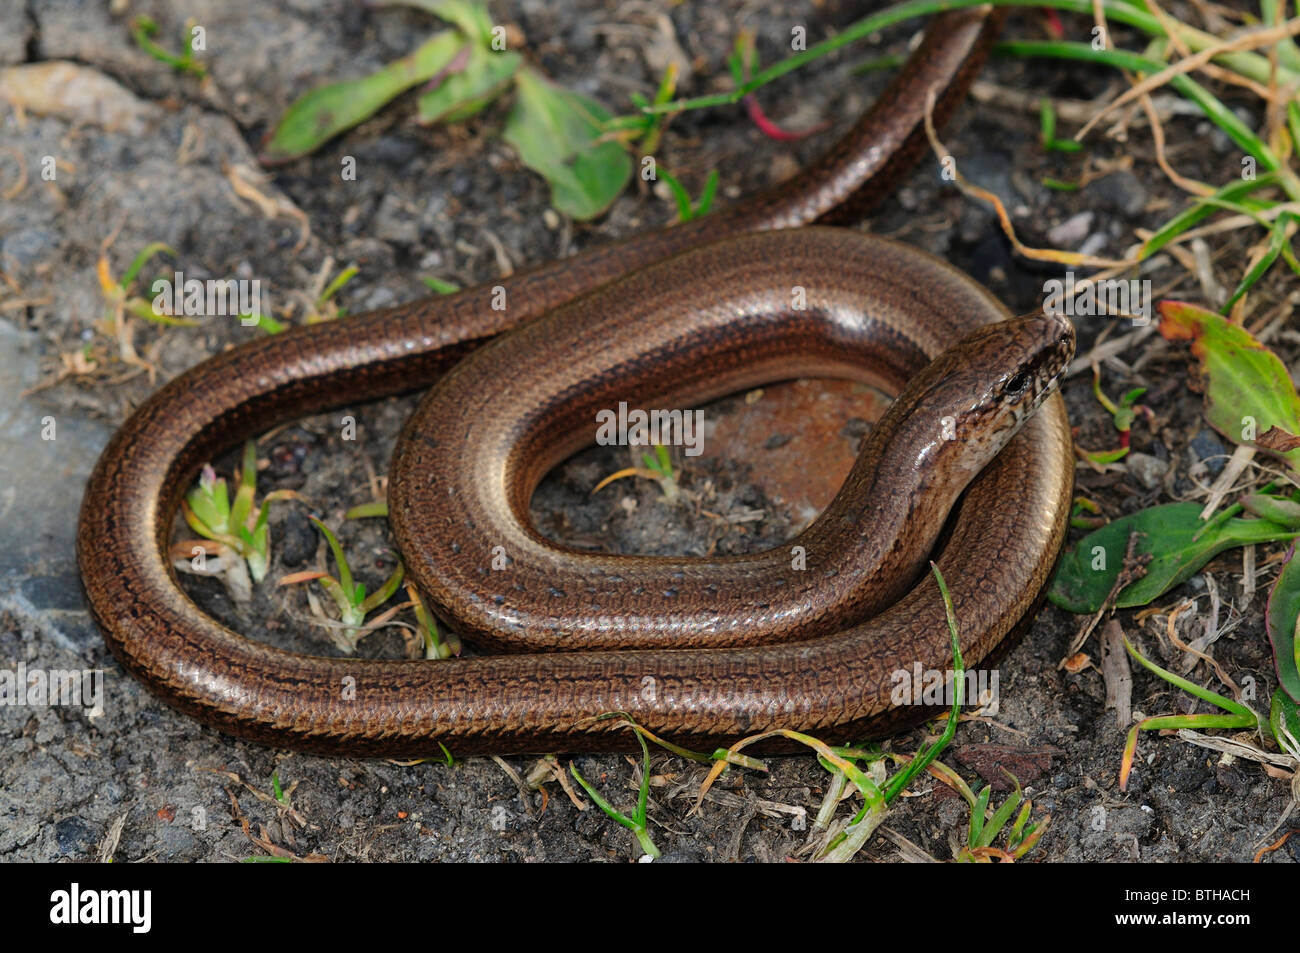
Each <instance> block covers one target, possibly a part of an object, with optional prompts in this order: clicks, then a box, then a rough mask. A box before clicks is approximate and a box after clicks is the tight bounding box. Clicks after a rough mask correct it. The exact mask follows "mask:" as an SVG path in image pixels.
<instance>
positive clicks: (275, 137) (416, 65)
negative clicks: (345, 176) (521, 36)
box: [261, 30, 465, 165]
mask: <svg viewBox="0 0 1300 953" xmlns="http://www.w3.org/2000/svg"><path fill="white" fill-rule="evenodd" d="M464 45H465V38H464V36H462V34H461V33H460V32H459V31H457V30H444V31H443V32H441V33H438V34H436V35H434V36H433V37H432V38H431V39H429V40H427V41H426V42H425V43H424V44H423V45H421V46H420V47H419V48H418V49H417V50H415V52H413V53H411V54H410V55H409V56H404V57H403V58H402V59H400V60H396V61H394V62H392V63H389V64H388V65H387V66H385V67H383V68H382V69H380V70H379V71H378V72H375V73H372V74H371V75H369V76H366V77H363V78H361V79H351V80H344V81H343V82H339V83H330V84H328V85H325V86H320V87H318V88H316V89H313V90H312V91H311V92H309V93H307V94H306V95H305V96H303V97H302V98H300V99H299V100H298V101H297V102H295V103H294V104H293V105H292V106H290V107H289V109H288V110H287V111H286V112H285V114H284V115H283V116H281V117H280V122H279V123H278V124H277V125H276V127H275V129H274V130H272V131H271V133H270V135H269V136H268V137H267V140H266V142H265V144H264V147H263V151H262V155H261V161H262V162H263V163H265V164H268V165H269V164H273V163H278V162H288V161H289V160H290V159H296V158H298V157H299V156H304V155H307V154H308V153H309V152H313V151H315V150H316V149H318V148H319V147H320V146H321V145H322V144H323V143H325V142H327V141H329V140H330V139H332V138H334V137H335V136H337V135H338V134H339V133H340V132H343V131H344V130H345V129H351V128H352V127H353V126H355V125H357V123H360V122H362V121H364V120H366V119H369V118H370V117H371V116H373V115H374V114H375V113H376V112H377V111H378V110H379V109H380V108H382V107H383V106H384V105H386V104H387V103H388V102H390V101H391V100H393V99H395V98H396V97H397V96H399V95H401V94H402V93H403V92H405V91H406V90H408V89H410V88H411V87H412V86H415V85H416V84H417V83H422V82H424V81H425V80H428V79H431V78H433V77H434V76H436V75H438V73H439V72H441V71H442V70H443V69H444V68H445V67H446V66H447V64H448V63H450V62H451V61H452V58H453V57H454V56H455V55H456V53H457V51H459V50H460V49H461V48H462V47H463V46H464Z"/></svg>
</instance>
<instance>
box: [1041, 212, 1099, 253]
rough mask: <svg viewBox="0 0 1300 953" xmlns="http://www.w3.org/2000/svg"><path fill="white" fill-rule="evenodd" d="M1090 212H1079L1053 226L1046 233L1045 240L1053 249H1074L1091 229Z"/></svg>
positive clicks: (1091, 215) (1091, 218)
mask: <svg viewBox="0 0 1300 953" xmlns="http://www.w3.org/2000/svg"><path fill="white" fill-rule="evenodd" d="M1093 217H1094V216H1093V213H1092V212H1080V213H1079V214H1078V215H1071V216H1070V217H1069V218H1067V219H1066V220H1065V221H1064V222H1062V223H1061V224H1059V225H1056V226H1053V227H1052V228H1051V229H1050V230H1049V231H1048V233H1047V240H1048V242H1049V243H1051V245H1052V246H1053V247H1055V248H1074V247H1076V246H1077V245H1078V244H1079V243H1080V242H1082V241H1083V240H1084V239H1085V238H1087V237H1088V232H1089V230H1090V229H1091V228H1092V220H1093Z"/></svg>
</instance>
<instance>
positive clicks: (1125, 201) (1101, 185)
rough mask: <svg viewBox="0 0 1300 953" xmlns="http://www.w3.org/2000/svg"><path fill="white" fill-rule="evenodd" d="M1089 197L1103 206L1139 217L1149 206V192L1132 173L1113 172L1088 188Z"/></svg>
mask: <svg viewBox="0 0 1300 953" xmlns="http://www.w3.org/2000/svg"><path fill="white" fill-rule="evenodd" d="M1088 195H1089V196H1090V197H1092V198H1095V199H1096V200H1097V201H1098V202H1100V203H1102V204H1103V205H1108V206H1110V207H1111V208H1113V209H1116V210H1118V211H1121V212H1123V213H1124V214H1125V215H1137V214H1139V213H1140V212H1141V211H1142V209H1144V208H1145V207H1146V204H1147V190H1146V186H1144V185H1143V184H1142V183H1141V182H1140V181H1138V177H1137V176H1135V175H1134V174H1133V173H1132V172H1112V173H1111V174H1110V175H1107V176H1103V177H1102V178H1100V179H1098V180H1097V181H1096V182H1093V183H1092V184H1091V185H1090V186H1088Z"/></svg>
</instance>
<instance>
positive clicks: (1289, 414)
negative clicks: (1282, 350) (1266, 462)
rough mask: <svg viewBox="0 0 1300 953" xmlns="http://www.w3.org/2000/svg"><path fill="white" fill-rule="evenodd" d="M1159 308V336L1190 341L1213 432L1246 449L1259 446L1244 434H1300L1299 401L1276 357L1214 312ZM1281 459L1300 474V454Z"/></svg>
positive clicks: (1166, 304) (1165, 304)
mask: <svg viewBox="0 0 1300 953" xmlns="http://www.w3.org/2000/svg"><path fill="white" fill-rule="evenodd" d="M1159 308H1160V333H1161V334H1162V335H1163V336H1164V337H1165V338H1166V339H1167V340H1170V341H1173V340H1189V341H1191V342H1192V354H1194V355H1195V356H1196V357H1197V358H1198V359H1199V360H1200V361H1201V375H1202V377H1203V378H1204V379H1205V382H1206V385H1207V386H1206V389H1205V419H1206V420H1208V421H1209V422H1210V426H1212V427H1214V429H1215V430H1217V431H1219V432H1220V433H1221V434H1223V435H1224V436H1225V437H1227V438H1228V439H1229V440H1232V441H1234V442H1235V443H1246V444H1253V443H1254V441H1253V439H1252V440H1247V439H1244V437H1243V433H1249V432H1251V431H1253V432H1254V434H1262V433H1264V432H1265V431H1266V430H1268V429H1269V428H1270V427H1281V428H1282V429H1283V430H1285V431H1287V432H1288V433H1292V434H1294V433H1300V397H1297V396H1296V391H1295V385H1294V384H1292V383H1291V375H1290V374H1288V373H1287V369H1286V366H1285V365H1284V364H1283V363H1282V362H1281V361H1280V360H1278V357H1277V355H1276V354H1274V353H1273V352H1272V351H1270V350H1269V349H1268V348H1266V347H1264V345H1262V344H1260V343H1259V342H1258V341H1256V340H1255V338H1254V337H1252V336H1251V334H1250V332H1249V331H1247V330H1246V329H1245V328H1242V327H1240V326H1239V325H1235V324H1232V323H1230V322H1229V321H1228V320H1227V319H1226V318H1224V317H1223V316H1222V315H1219V314H1215V313H1214V312H1213V311H1206V310H1205V309H1204V308H1198V307H1196V306H1195V305H1191V304H1185V303H1183V302H1179V301H1162V302H1160V304H1159ZM1270 452H1271V451H1270ZM1278 455H1279V456H1281V457H1283V458H1284V459H1285V460H1286V461H1287V462H1288V463H1289V464H1290V465H1291V467H1292V469H1297V468H1300V450H1292V451H1291V452H1289V453H1285V454H1278Z"/></svg>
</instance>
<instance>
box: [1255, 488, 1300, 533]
mask: <svg viewBox="0 0 1300 953" xmlns="http://www.w3.org/2000/svg"><path fill="white" fill-rule="evenodd" d="M1241 505H1242V508H1243V509H1245V510H1246V512H1248V513H1250V514H1252V515H1254V516H1258V517H1260V518H1261V519H1266V520H1271V521H1272V522H1274V523H1277V524H1278V525H1279V526H1285V527H1286V528H1287V529H1292V530H1295V531H1296V532H1300V503H1297V502H1296V501H1295V500H1288V499H1286V498H1285V497H1281V496H1270V495H1269V494H1267V493H1249V494H1247V495H1246V496H1243V497H1242V498H1241Z"/></svg>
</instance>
